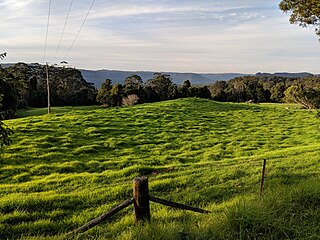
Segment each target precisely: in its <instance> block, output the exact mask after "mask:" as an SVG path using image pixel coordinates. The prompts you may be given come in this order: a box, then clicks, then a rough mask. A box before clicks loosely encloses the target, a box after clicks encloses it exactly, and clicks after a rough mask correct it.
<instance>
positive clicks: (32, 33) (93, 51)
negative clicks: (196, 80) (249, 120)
mask: <svg viewBox="0 0 320 240" xmlns="http://www.w3.org/2000/svg"><path fill="white" fill-rule="evenodd" d="M69 3H70V1H65V0H63V1H62V0H55V1H52V12H51V13H52V15H51V18H50V25H49V38H48V48H47V54H46V56H48V60H49V61H50V60H51V59H52V58H53V56H54V53H55V50H56V48H57V44H58V40H59V37H60V34H61V31H62V29H63V23H64V21H65V16H66V14H67V10H68V6H66V5H68V4H69ZM90 4H91V1H88V0H78V1H74V6H73V8H72V11H71V14H70V18H69V21H68V25H67V28H66V32H65V35H64V38H63V41H62V45H61V50H60V51H59V54H58V55H59V56H58V57H57V59H59V60H65V59H60V58H62V57H63V56H64V55H65V53H66V51H67V50H68V48H69V47H70V45H71V43H72V41H73V39H74V37H75V35H76V33H77V31H78V29H79V27H80V25H81V23H82V21H83V19H84V16H85V14H86V12H87V10H88V8H89V6H90ZM47 12H48V1H44V0H29V1H22V0H21V1H18V0H3V1H1V3H0V14H1V17H2V21H0V29H1V31H2V36H1V38H0V50H2V49H4V50H6V51H7V52H8V57H7V58H6V61H12V62H13V61H27V62H37V61H42V57H43V50H44V40H45V31H46V20H47ZM319 56H320V49H319V46H318V41H317V39H316V37H315V36H314V34H313V32H312V31H310V32H308V31H307V30H306V29H300V28H298V27H297V26H290V24H289V23H288V16H286V15H284V14H282V13H281V12H280V11H279V10H278V9H277V5H276V4H275V3H273V2H272V1H262V0H259V1H253V0H251V1H250V0H239V1H231V0H225V1H214V2H213V1H209V0H203V1H192V0H159V1H154V0H144V1H137V0H126V1H124V0H117V1H108V2H107V1H96V5H94V7H93V9H92V12H91V14H90V15H89V18H88V20H87V22H86V24H85V25H84V28H83V30H82V32H81V33H80V36H79V39H78V41H77V42H76V44H75V46H74V48H73V49H72V51H71V53H70V55H69V59H66V60H67V61H69V62H70V63H71V64H73V65H74V66H76V67H82V68H91V69H99V68H108V69H128V70H154V71H185V72H190V71H194V72H231V71H232V72H233V71H239V72H248V73H252V72H257V71H286V70H292V71H300V70H303V71H305V70H309V71H314V72H319V70H317V69H318V65H317V64H316V63H317V62H319V61H320V57H319ZM289 63H290V64H289Z"/></svg>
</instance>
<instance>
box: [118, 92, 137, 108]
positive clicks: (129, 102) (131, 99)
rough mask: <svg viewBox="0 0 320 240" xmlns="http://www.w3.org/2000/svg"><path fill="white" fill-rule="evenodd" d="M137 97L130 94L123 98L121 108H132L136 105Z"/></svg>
mask: <svg viewBox="0 0 320 240" xmlns="http://www.w3.org/2000/svg"><path fill="white" fill-rule="evenodd" d="M138 101H139V97H138V96H137V95H135V94H131V95H129V96H127V97H125V98H123V99H122V105H123V106H133V105H135V104H136V103H138Z"/></svg>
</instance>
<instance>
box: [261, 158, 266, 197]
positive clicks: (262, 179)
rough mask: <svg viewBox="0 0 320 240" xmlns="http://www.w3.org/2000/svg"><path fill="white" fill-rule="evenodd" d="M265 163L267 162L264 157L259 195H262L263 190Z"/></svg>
mask: <svg viewBox="0 0 320 240" xmlns="http://www.w3.org/2000/svg"><path fill="white" fill-rule="evenodd" d="M266 164H267V160H266V159H264V160H263V167H262V177H261V187H260V197H262V196H263V191H264V178H265V175H266Z"/></svg>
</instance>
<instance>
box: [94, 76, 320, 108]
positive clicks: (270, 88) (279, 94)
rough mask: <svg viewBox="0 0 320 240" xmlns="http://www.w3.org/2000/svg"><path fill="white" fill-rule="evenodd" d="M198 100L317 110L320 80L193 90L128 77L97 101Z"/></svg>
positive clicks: (246, 81)
mask: <svg viewBox="0 0 320 240" xmlns="http://www.w3.org/2000/svg"><path fill="white" fill-rule="evenodd" d="M185 97H199V98H207V99H213V100H216V101H221V102H253V103H259V102H274V103H283V102H294V103H298V104H301V105H302V106H303V107H305V108H308V109H312V108H319V107H320V77H319V76H309V77H305V78H289V77H278V76H243V77H236V78H234V79H231V80H229V81H217V82H215V83H213V84H211V85H209V86H193V85H192V84H191V82H190V81H189V80H185V81H184V82H183V83H182V84H181V85H176V84H174V83H173V82H172V79H171V77H170V76H169V75H166V74H161V73H155V74H154V77H153V78H152V79H150V80H148V81H147V82H146V83H143V81H142V79H141V77H140V76H138V75H131V76H129V77H127V78H126V79H125V81H124V84H123V85H121V84H119V83H116V84H112V80H110V79H106V80H105V82H104V83H103V84H102V86H101V89H100V90H99V92H98V95H97V101H98V102H100V103H101V104H103V105H104V106H106V107H114V106H121V105H132V104H135V103H146V102H157V101H165V100H170V99H177V98H185Z"/></svg>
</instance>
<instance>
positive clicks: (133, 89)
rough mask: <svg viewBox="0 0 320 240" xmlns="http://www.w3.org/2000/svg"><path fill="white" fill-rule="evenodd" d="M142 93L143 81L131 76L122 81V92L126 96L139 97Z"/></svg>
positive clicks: (136, 76) (138, 77)
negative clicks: (133, 95)
mask: <svg viewBox="0 0 320 240" xmlns="http://www.w3.org/2000/svg"><path fill="white" fill-rule="evenodd" d="M142 91H143V81H142V78H141V77H140V76H138V75H131V76H129V77H127V78H126V79H125V80H124V86H123V92H124V94H125V95H126V96H128V95H131V94H135V95H137V96H138V97H141V95H142Z"/></svg>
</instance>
